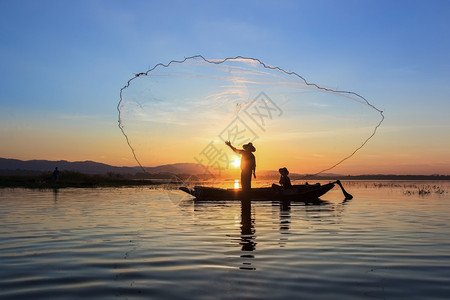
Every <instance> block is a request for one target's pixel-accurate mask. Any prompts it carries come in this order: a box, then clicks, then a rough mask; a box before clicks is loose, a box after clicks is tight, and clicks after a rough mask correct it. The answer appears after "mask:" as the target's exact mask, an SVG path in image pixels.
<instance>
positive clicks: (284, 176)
mask: <svg viewBox="0 0 450 300" xmlns="http://www.w3.org/2000/svg"><path fill="white" fill-rule="evenodd" d="M278 172H280V174H281V177H280V185H281V186H279V185H278V184H275V183H274V184H272V187H273V188H275V189H284V190H286V189H289V188H291V187H292V184H291V180H290V179H289V176H288V175H289V171H288V169H286V168H280V169H278Z"/></svg>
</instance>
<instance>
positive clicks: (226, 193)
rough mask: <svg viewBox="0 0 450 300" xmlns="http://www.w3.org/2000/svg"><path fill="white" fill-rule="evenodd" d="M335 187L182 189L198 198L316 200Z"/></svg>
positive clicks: (201, 187)
mask: <svg viewBox="0 0 450 300" xmlns="http://www.w3.org/2000/svg"><path fill="white" fill-rule="evenodd" d="M333 187H334V183H328V184H324V185H320V184H314V185H307V184H306V185H293V186H292V187H291V188H289V189H281V188H274V187H262V188H252V189H251V191H250V193H248V194H244V193H243V192H242V190H241V189H221V188H214V187H204V186H195V187H194V188H193V189H189V188H186V187H181V188H180V190H182V191H184V192H186V193H188V194H190V195H192V196H194V197H195V198H196V199H197V200H208V201H214V200H244V199H251V200H259V201H264V200H267V201H272V200H292V201H314V200H318V198H319V197H321V196H322V195H324V194H325V193H327V192H328V191H329V190H331V189H332V188H333Z"/></svg>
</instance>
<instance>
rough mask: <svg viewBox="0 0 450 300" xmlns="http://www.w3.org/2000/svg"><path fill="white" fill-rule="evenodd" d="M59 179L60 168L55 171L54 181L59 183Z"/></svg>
mask: <svg viewBox="0 0 450 300" xmlns="http://www.w3.org/2000/svg"><path fill="white" fill-rule="evenodd" d="M58 178H59V170H58V167H56V168H55V170H54V171H53V180H54V181H58Z"/></svg>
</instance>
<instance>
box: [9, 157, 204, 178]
mask: <svg viewBox="0 0 450 300" xmlns="http://www.w3.org/2000/svg"><path fill="white" fill-rule="evenodd" d="M55 167H58V169H59V170H60V171H75V172H80V173H85V174H106V173H117V174H136V173H140V172H143V170H142V169H141V167H116V166H111V165H107V164H104V163H99V162H94V161H89V160H88V161H74V162H70V161H66V160H58V161H50V160H27V161H23V160H18V159H8V158H0V170H3V172H2V173H7V171H11V172H12V171H19V170H20V171H34V172H50V171H53V170H54V169H55ZM145 171H146V172H148V173H151V174H158V173H171V174H192V175H197V174H203V173H204V169H203V168H202V166H200V165H198V164H194V163H176V164H168V165H161V166H157V167H145Z"/></svg>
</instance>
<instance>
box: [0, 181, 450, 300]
mask: <svg viewBox="0 0 450 300" xmlns="http://www.w3.org/2000/svg"><path fill="white" fill-rule="evenodd" d="M434 184H439V185H440V187H441V188H443V189H445V190H446V192H444V193H430V194H427V195H419V194H418V192H415V191H416V190H415V187H416V186H420V183H408V184H407V183H402V182H400V183H397V184H392V183H386V182H385V183H381V184H379V183H377V184H374V183H373V182H366V183H351V182H350V183H346V187H347V189H348V190H349V191H351V193H352V194H353V195H354V196H355V197H354V199H352V200H350V201H343V197H342V193H341V192H340V191H339V190H333V191H331V192H330V193H328V194H327V195H326V196H325V197H324V200H326V202H324V204H322V205H304V204H303V203H291V204H290V205H281V204H280V203H279V202H277V201H274V202H253V203H252V204H251V205H248V204H245V203H244V204H243V203H240V202H231V201H221V202H215V203H213V202H197V201H192V199H191V198H189V197H187V196H185V195H183V193H182V192H178V191H167V190H164V189H148V188H122V189H60V190H55V191H52V190H41V191H40V190H27V189H2V190H0V220H1V229H0V238H1V241H2V243H1V244H0V270H1V271H0V298H1V299H19V298H22V299H27V298H29V299H53V298H55V299H56V298H64V299H79V298H85V297H88V298H96V299H102V298H103V299H112V298H119V299H122V298H123V299H217V298H220V299H235V298H245V299H448V298H449V297H450V285H449V284H448V283H449V282H450V251H449V250H450V226H449V222H448V220H449V219H450V218H449V217H450V195H449V193H448V188H449V186H448V183H445V182H436V183H434ZM411 191H412V192H411Z"/></svg>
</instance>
